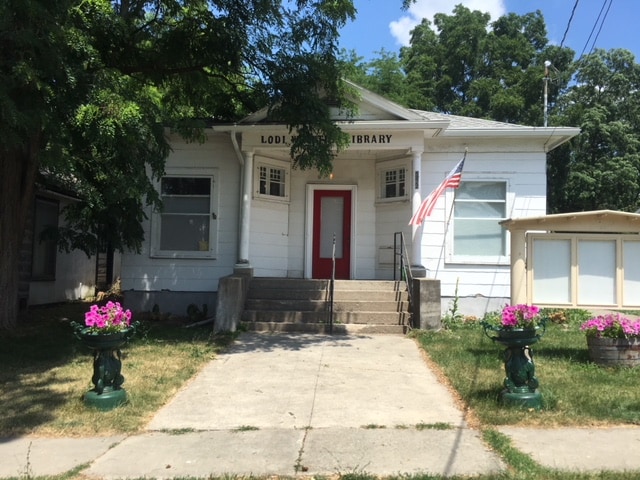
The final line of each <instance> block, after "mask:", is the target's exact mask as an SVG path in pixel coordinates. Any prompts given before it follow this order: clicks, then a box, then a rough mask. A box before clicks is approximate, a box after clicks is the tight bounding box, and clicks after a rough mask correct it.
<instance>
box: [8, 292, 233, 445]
mask: <svg viewBox="0 0 640 480" xmlns="http://www.w3.org/2000/svg"><path fill="white" fill-rule="evenodd" d="M87 309H88V304H86V303H83V302H74V303H67V304H61V305H57V306H52V307H47V308H33V309H30V311H29V312H28V314H26V316H24V318H22V319H21V322H20V324H19V326H18V328H17V329H15V330H13V331H1V332H0V365H2V369H0V410H1V411H2V412H3V415H2V416H0V435H4V436H7V435H25V434H36V435H50V436H60V435H63V436H82V435H94V434H97V433H100V434H103V435H106V434H114V433H128V432H135V431H137V430H139V429H140V428H141V426H143V425H144V424H145V423H147V422H148V421H149V420H150V419H151V417H152V415H153V414H154V413H155V412H156V411H157V410H158V408H159V407H161V406H162V405H163V404H164V403H166V402H167V400H168V399H169V398H171V396H172V395H174V394H175V393H176V391H177V390H178V389H179V388H180V387H181V386H182V385H183V384H184V382H185V381H186V380H188V379H189V378H191V377H192V376H193V375H194V374H195V373H196V372H198V371H199V370H200V368H201V367H202V366H203V365H204V364H205V363H206V362H208V361H209V360H211V359H212V358H214V357H215V355H216V353H217V352H218V351H220V349H222V348H223V347H224V346H226V345H227V344H229V343H230V342H231V341H232V338H231V336H214V335H213V334H212V328H211V325H209V326H204V327H202V328H190V329H185V328H183V325H182V324H181V323H180V322H179V321H171V322H168V321H163V322H147V323H145V325H144V329H143V332H142V333H141V334H140V335H137V336H136V337H135V338H134V339H133V340H132V341H130V342H129V343H128V344H127V345H125V346H124V347H123V349H122V353H123V361H122V373H123V375H124V377H125V383H124V388H125V389H126V390H127V392H128V393H129V397H130V402H129V404H127V405H125V406H123V407H120V408H117V409H115V410H111V411H108V412H99V411H96V410H94V409H91V408H88V407H86V406H85V405H84V403H83V402H82V395H83V394H84V393H85V392H86V391H88V390H90V389H91V388H92V387H93V385H92V383H91V376H92V373H93V367H92V361H93V357H92V353H91V351H90V350H89V349H87V348H86V347H84V346H83V345H82V344H81V343H80V341H79V340H77V339H76V338H75V337H74V335H73V331H72V329H71V327H70V326H69V323H70V322H71V321H76V322H83V318H84V312H85V311H87Z"/></svg>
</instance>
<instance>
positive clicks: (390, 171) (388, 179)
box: [376, 160, 409, 202]
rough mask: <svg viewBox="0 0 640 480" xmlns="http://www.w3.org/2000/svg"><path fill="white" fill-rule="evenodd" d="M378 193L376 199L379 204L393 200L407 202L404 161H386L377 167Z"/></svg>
mask: <svg viewBox="0 0 640 480" xmlns="http://www.w3.org/2000/svg"><path fill="white" fill-rule="evenodd" d="M376 170H377V178H378V193H377V199H378V201H381V202H385V201H387V202H392V201H394V200H407V199H408V198H409V193H408V191H407V190H408V187H407V175H408V173H407V172H408V171H409V169H408V168H407V161H406V160H391V161H389V160H387V161H384V162H380V163H378V165H377V169H376Z"/></svg>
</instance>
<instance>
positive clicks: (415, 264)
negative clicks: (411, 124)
mask: <svg viewBox="0 0 640 480" xmlns="http://www.w3.org/2000/svg"><path fill="white" fill-rule="evenodd" d="M422 152H423V151H422V150H413V178H412V179H411V181H412V183H413V194H412V197H411V214H412V215H413V214H414V213H416V212H417V211H418V209H419V208H420V204H421V203H422V195H421V193H420V183H421V182H422ZM411 273H412V274H413V276H414V277H426V274H427V271H426V269H425V268H424V266H423V265H422V225H411Z"/></svg>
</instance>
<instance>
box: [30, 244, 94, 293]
mask: <svg viewBox="0 0 640 480" xmlns="http://www.w3.org/2000/svg"><path fill="white" fill-rule="evenodd" d="M95 280H96V258H95V256H92V257H87V255H86V254H85V253H83V252H81V251H78V250H75V251H73V252H70V253H63V252H59V253H58V256H57V258H56V279H55V280H53V281H46V280H43V281H32V282H31V284H30V286H29V305H44V304H47V303H57V302H64V301H67V300H82V299H85V298H87V297H93V296H94V295H95Z"/></svg>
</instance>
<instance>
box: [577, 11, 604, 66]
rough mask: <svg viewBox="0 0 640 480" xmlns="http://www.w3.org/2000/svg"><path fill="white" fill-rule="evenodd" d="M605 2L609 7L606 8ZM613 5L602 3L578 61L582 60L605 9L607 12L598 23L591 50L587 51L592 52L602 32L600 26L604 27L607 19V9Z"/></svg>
mask: <svg viewBox="0 0 640 480" xmlns="http://www.w3.org/2000/svg"><path fill="white" fill-rule="evenodd" d="M607 2H608V3H609V6H608V7H607ZM612 3H613V0H604V2H603V3H602V8H601V9H600V13H598V18H596V21H595V23H594V24H593V28H592V29H591V33H589V38H587V41H586V42H585V44H584V47H583V49H582V52H580V57H579V59H578V60H580V59H581V58H582V56H583V55H584V52H585V51H586V50H587V47H588V46H589V42H590V41H591V37H592V36H593V33H594V32H595V31H596V28H598V23H599V22H600V17H602V12H604V11H605V7H607V10H606V12H605V14H604V17H603V18H602V22H600V28H598V33H597V34H596V37H595V38H594V40H593V43H592V44H591V50H590V51H589V53H591V51H593V48H594V47H595V44H596V40H597V39H598V36H599V35H600V32H601V31H602V26H603V25H604V21H605V20H606V18H607V15H608V14H609V9H611V4H612Z"/></svg>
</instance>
